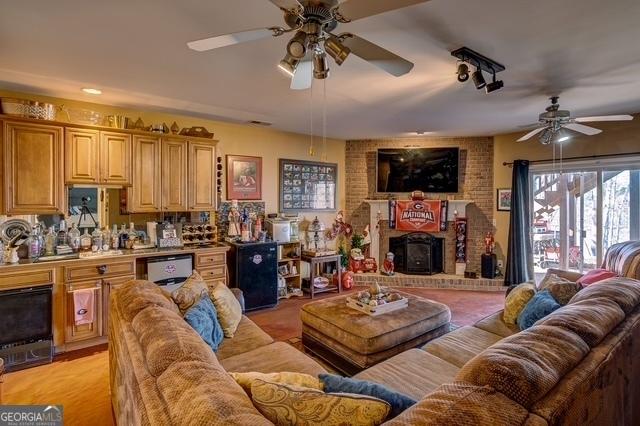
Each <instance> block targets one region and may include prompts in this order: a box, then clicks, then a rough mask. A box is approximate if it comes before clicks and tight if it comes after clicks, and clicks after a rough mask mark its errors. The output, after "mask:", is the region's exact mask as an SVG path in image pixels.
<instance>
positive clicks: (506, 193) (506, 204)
mask: <svg viewBox="0 0 640 426" xmlns="http://www.w3.org/2000/svg"><path fill="white" fill-rule="evenodd" d="M496 200H497V210H498V211H499V212H508V211H511V188H500V189H498V194H497V196H496Z"/></svg>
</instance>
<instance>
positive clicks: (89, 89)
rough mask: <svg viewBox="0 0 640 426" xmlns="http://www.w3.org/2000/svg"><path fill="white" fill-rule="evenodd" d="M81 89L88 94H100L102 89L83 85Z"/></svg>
mask: <svg viewBox="0 0 640 426" xmlns="http://www.w3.org/2000/svg"><path fill="white" fill-rule="evenodd" d="M82 91H83V92H84V93H88V94H90V95H102V90H100V89H94V88H92V87H83V88H82Z"/></svg>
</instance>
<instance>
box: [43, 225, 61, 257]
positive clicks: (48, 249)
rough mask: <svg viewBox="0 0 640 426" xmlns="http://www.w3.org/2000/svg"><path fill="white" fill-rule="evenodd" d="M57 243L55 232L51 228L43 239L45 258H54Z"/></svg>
mask: <svg viewBox="0 0 640 426" xmlns="http://www.w3.org/2000/svg"><path fill="white" fill-rule="evenodd" d="M57 242H58V236H57V235H56V231H54V229H53V226H52V227H50V228H49V232H48V233H47V236H46V237H45V238H44V255H45V256H55V254H56V243H57Z"/></svg>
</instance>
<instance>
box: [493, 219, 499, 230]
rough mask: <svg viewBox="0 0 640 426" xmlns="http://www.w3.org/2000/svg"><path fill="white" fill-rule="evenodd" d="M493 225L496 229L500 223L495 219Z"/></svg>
mask: <svg viewBox="0 0 640 426" xmlns="http://www.w3.org/2000/svg"><path fill="white" fill-rule="evenodd" d="M492 223H493V227H494V228H495V227H496V226H498V221H497V220H495V219H493V221H492Z"/></svg>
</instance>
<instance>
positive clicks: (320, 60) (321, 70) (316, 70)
mask: <svg viewBox="0 0 640 426" xmlns="http://www.w3.org/2000/svg"><path fill="white" fill-rule="evenodd" d="M313 76H314V77H315V78H316V79H318V80H324V79H325V78H328V77H329V62H328V61H327V54H326V53H324V51H322V50H318V51H316V52H315V53H314V54H313Z"/></svg>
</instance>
